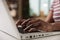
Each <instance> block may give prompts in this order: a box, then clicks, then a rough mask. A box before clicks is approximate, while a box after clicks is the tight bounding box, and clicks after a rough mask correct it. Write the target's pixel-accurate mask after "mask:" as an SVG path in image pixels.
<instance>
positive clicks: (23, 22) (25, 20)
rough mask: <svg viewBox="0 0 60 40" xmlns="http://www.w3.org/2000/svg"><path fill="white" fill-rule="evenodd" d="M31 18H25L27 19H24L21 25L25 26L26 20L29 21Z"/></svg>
mask: <svg viewBox="0 0 60 40" xmlns="http://www.w3.org/2000/svg"><path fill="white" fill-rule="evenodd" d="M29 20H30V19H27V20H25V21H23V22H22V23H21V25H22V26H23V25H24V24H26V22H28V21H29Z"/></svg>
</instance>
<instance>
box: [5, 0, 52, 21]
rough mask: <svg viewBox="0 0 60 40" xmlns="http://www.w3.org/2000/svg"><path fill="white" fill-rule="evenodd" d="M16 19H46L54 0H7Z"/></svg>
mask: <svg viewBox="0 0 60 40" xmlns="http://www.w3.org/2000/svg"><path fill="white" fill-rule="evenodd" d="M6 2H7V4H8V7H9V10H10V14H11V16H12V17H13V18H14V20H15V21H16V20H18V19H19V18H24V19H27V18H30V17H36V18H39V19H41V20H43V21H44V20H45V18H46V17H47V15H48V14H49V9H50V6H51V4H52V2H53V0H6Z"/></svg>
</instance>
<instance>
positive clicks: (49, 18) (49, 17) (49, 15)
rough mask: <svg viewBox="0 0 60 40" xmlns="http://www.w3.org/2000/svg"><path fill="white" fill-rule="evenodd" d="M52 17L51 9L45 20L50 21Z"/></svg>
mask: <svg viewBox="0 0 60 40" xmlns="http://www.w3.org/2000/svg"><path fill="white" fill-rule="evenodd" d="M52 18H53V11H50V12H49V14H48V16H47V18H46V20H45V22H50V20H51V19H52Z"/></svg>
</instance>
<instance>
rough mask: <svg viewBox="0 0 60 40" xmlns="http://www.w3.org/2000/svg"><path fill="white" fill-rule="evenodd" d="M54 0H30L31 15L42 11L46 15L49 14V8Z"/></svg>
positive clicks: (37, 14)
mask: <svg viewBox="0 0 60 40" xmlns="http://www.w3.org/2000/svg"><path fill="white" fill-rule="evenodd" d="M52 2H53V0H29V3H30V15H31V16H33V14H35V15H36V16H39V15H40V14H41V11H42V12H43V13H44V15H45V16H47V15H48V11H49V8H50V6H51V4H52Z"/></svg>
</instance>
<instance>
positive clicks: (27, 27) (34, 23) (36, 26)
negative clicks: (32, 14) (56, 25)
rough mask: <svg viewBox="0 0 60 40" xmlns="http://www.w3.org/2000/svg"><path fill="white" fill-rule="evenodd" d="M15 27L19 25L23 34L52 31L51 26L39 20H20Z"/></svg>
mask: <svg viewBox="0 0 60 40" xmlns="http://www.w3.org/2000/svg"><path fill="white" fill-rule="evenodd" d="M17 25H21V26H22V28H23V31H25V32H36V31H41V30H42V31H45V32H47V31H52V26H51V25H50V24H49V23H46V22H44V21H42V20H40V19H27V20H26V19H24V20H23V19H22V20H19V21H18V22H17ZM42 31H41V32H42Z"/></svg>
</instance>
